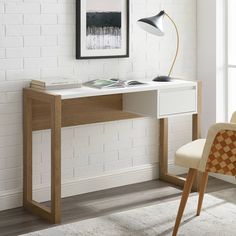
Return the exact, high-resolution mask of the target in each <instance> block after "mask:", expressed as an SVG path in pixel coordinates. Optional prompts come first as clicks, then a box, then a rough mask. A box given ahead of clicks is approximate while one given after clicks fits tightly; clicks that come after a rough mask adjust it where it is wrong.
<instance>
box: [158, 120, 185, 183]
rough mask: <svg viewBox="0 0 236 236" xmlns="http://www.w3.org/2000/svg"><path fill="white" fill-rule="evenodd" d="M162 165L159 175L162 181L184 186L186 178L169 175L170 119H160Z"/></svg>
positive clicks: (160, 164)
mask: <svg viewBox="0 0 236 236" xmlns="http://www.w3.org/2000/svg"><path fill="white" fill-rule="evenodd" d="M159 157H160V163H159V175H160V177H159V178H160V180H163V181H165V182H168V183H171V184H175V185H178V186H181V187H182V186H183V185H184V182H185V178H182V177H179V176H174V175H171V174H169V173H168V118H163V119H160V155H159Z"/></svg>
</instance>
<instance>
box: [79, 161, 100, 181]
mask: <svg viewBox="0 0 236 236" xmlns="http://www.w3.org/2000/svg"><path fill="white" fill-rule="evenodd" d="M101 174H103V165H102V164H98V165H89V166H86V167H85V166H83V167H77V168H75V177H76V178H89V177H92V176H99V175H101Z"/></svg>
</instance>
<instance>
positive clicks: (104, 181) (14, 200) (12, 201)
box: [0, 163, 159, 211]
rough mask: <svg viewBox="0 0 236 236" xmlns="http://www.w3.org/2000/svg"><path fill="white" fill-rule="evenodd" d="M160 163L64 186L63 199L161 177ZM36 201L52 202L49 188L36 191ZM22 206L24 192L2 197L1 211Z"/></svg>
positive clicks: (44, 187)
mask: <svg viewBox="0 0 236 236" xmlns="http://www.w3.org/2000/svg"><path fill="white" fill-rule="evenodd" d="M158 166H159V165H158V163H156V164H152V165H145V166H140V167H135V168H129V169H125V170H122V171H117V172H113V173H110V174H107V175H103V176H97V177H93V178H88V179H81V180H77V181H73V182H67V183H63V184H62V197H63V198H64V197H69V196H74V195H78V194H83V193H89V192H94V191H99V190H104V189H109V188H115V187H119V186H124V185H129V184H135V183H141V182H145V181H150V180H154V179H157V178H158V177H159V173H158V172H159V171H158ZM33 195H34V200H36V201H39V202H44V201H48V200H50V188H49V186H43V187H40V188H37V189H35V190H34V194H33ZM20 206H22V191H20V190H19V191H18V192H11V193H10V192H9V193H5V194H4V195H2V196H1V195H0V211H1V210H6V209H11V208H16V207H20Z"/></svg>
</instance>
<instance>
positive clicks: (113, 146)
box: [104, 139, 132, 152]
mask: <svg viewBox="0 0 236 236" xmlns="http://www.w3.org/2000/svg"><path fill="white" fill-rule="evenodd" d="M131 147H132V139H123V140H119V141H116V142H112V143H105V144H104V148H105V151H106V152H107V151H114V150H118V149H124V148H131Z"/></svg>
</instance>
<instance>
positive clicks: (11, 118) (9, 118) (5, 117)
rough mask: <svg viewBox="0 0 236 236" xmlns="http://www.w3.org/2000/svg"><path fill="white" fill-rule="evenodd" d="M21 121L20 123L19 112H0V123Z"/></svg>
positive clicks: (20, 115)
mask: <svg viewBox="0 0 236 236" xmlns="http://www.w3.org/2000/svg"><path fill="white" fill-rule="evenodd" d="M21 123H22V114H21V113H13V114H0V125H8V124H21Z"/></svg>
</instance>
